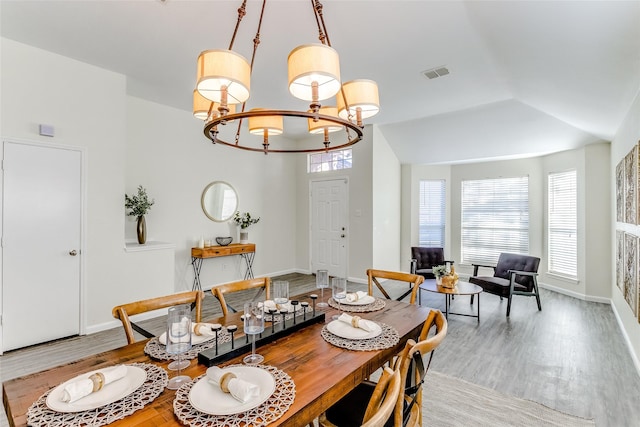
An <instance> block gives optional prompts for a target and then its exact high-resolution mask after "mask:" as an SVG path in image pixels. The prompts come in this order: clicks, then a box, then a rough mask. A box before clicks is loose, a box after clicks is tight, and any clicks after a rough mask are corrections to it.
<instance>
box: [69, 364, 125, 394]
mask: <svg viewBox="0 0 640 427" xmlns="http://www.w3.org/2000/svg"><path fill="white" fill-rule="evenodd" d="M97 373H100V374H102V376H103V377H104V380H103V381H100V379H97V380H96V382H94V381H92V380H91V379H90V378H91V377H89V378H85V379H82V380H77V381H72V382H70V383H69V384H67V385H65V386H64V390H63V391H62V398H61V400H62V401H63V402H67V403H73V402H75V401H76V400H79V399H82V398H83V397H85V396H88V395H90V394H91V393H93V392H94V391H98V390H100V389H101V388H103V387H104V386H106V385H107V384H111V383H112V382H114V381H117V380H119V379H120V378H124V377H125V376H126V375H127V367H126V366H125V365H118V366H114V367H111V368H106V369H101V370H99V371H97ZM94 375H95V373H94V374H92V375H91V376H94ZM94 386H95V387H94Z"/></svg>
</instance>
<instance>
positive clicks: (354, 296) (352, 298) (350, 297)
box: [344, 291, 369, 302]
mask: <svg viewBox="0 0 640 427" xmlns="http://www.w3.org/2000/svg"><path fill="white" fill-rule="evenodd" d="M368 295H369V294H368V293H367V292H364V291H358V292H351V293H348V294H347V296H346V297H345V299H344V300H345V301H346V302H356V301H358V300H361V299H362V298H364V297H366V296H368Z"/></svg>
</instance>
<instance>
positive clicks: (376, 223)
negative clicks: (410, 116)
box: [371, 126, 402, 271]
mask: <svg viewBox="0 0 640 427" xmlns="http://www.w3.org/2000/svg"><path fill="white" fill-rule="evenodd" d="M372 162H373V166H372V168H373V169H372V183H373V189H374V191H373V194H372V223H373V230H372V234H373V242H372V243H373V254H372V255H373V262H372V264H371V267H373V268H376V269H379V270H391V271H399V270H401V268H402V267H401V263H400V238H401V236H400V221H401V216H400V212H401V199H402V198H401V168H400V161H399V160H398V158H397V157H396V155H395V153H394V152H393V150H392V149H391V147H390V146H389V143H388V142H387V140H386V139H385V137H384V135H383V134H382V133H381V132H380V131H379V130H378V128H377V127H376V126H374V127H373V158H372Z"/></svg>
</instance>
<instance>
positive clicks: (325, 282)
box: [316, 270, 329, 307]
mask: <svg viewBox="0 0 640 427" xmlns="http://www.w3.org/2000/svg"><path fill="white" fill-rule="evenodd" d="M328 287H329V272H328V271H327V270H318V271H316V288H319V289H321V291H320V302H319V303H318V304H317V305H318V307H326V306H327V305H329V304H327V303H326V302H324V288H328Z"/></svg>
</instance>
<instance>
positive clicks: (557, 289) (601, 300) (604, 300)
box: [538, 282, 611, 304]
mask: <svg viewBox="0 0 640 427" xmlns="http://www.w3.org/2000/svg"><path fill="white" fill-rule="evenodd" d="M538 286H539V287H541V288H544V289H547V290H549V291H553V292H557V293H559V294H562V295H567V296H570V297H573V298H577V299H580V300H582V301H589V302H599V303H602V304H611V298H605V297H596V296H592V295H584V294H581V293H578V292H574V291H570V290H568V289H564V288H560V287H557V286H552V285H548V284H546V283H541V282H538Z"/></svg>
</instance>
